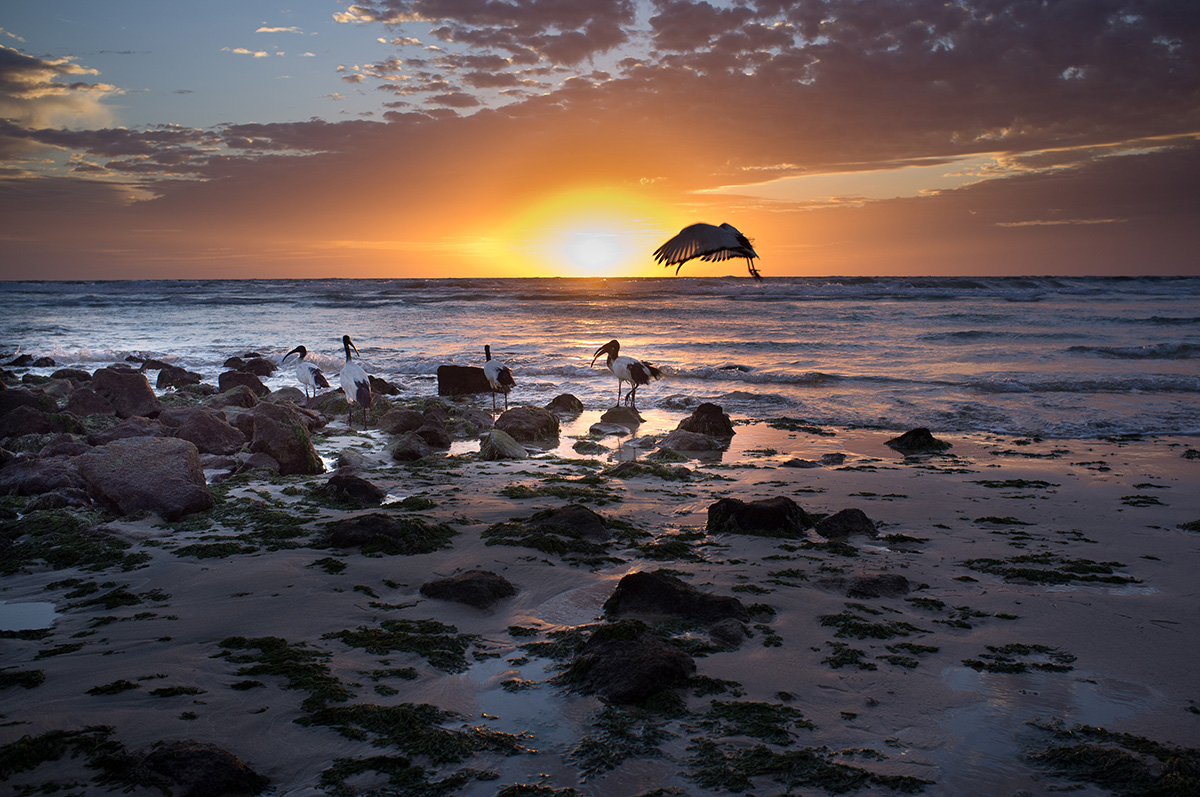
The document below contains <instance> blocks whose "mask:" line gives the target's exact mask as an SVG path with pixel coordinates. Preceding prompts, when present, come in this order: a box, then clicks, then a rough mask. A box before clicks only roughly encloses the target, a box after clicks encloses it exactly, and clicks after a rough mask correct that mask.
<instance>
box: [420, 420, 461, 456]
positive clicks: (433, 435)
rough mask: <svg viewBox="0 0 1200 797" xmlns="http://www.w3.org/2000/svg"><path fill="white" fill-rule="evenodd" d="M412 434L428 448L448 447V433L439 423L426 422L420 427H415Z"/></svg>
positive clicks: (444, 448)
mask: <svg viewBox="0 0 1200 797" xmlns="http://www.w3.org/2000/svg"><path fill="white" fill-rule="evenodd" d="M413 434H415V435H417V436H418V437H420V438H421V439H422V440H424V441H425V442H426V443H428V444H429V447H430V448H437V449H441V450H443V451H444V450H446V449H448V448H450V443H451V442H452V441H451V440H450V433H449V432H447V431H446V427H445V426H442V425H441V424H440V423H433V422H428V423H426V424H425V425H424V426H422V427H421V428H420V429H417V430H416V431H415V432H413Z"/></svg>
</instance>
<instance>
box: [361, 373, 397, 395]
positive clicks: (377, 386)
mask: <svg viewBox="0 0 1200 797" xmlns="http://www.w3.org/2000/svg"><path fill="white" fill-rule="evenodd" d="M367 380H368V381H369V382H370V383H371V392H372V393H374V394H375V395H376V396H399V395H400V388H399V387H397V386H396V385H393V384H392V383H391V382H389V381H387V380H386V379H380V378H379V377H377V376H374V375H368V376H367Z"/></svg>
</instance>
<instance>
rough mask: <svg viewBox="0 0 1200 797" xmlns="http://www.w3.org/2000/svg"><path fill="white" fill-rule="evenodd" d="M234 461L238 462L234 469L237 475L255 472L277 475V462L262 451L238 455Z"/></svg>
mask: <svg viewBox="0 0 1200 797" xmlns="http://www.w3.org/2000/svg"><path fill="white" fill-rule="evenodd" d="M235 459H237V461H238V466H237V468H235V472H237V473H248V472H250V471H256V470H263V471H267V472H268V473H279V462H278V461H277V460H276V459H275V457H273V456H271V455H270V454H267V453H264V452H262V451H256V452H254V453H252V454H239V455H238V456H237V457H235Z"/></svg>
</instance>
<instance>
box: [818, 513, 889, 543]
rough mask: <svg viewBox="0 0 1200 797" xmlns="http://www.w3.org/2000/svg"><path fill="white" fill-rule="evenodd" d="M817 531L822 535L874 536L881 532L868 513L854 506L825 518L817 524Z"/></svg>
mask: <svg viewBox="0 0 1200 797" xmlns="http://www.w3.org/2000/svg"><path fill="white" fill-rule="evenodd" d="M816 531H817V533H818V534H820V535H821V536H822V537H849V536H850V535H851V534H862V535H864V536H867V537H874V536H876V535H877V534H878V533H879V530H878V529H876V528H875V523H874V522H873V521H872V520H871V519H870V518H869V517H867V513H866V512H863V511H862V510H861V509H854V508H850V509H843V510H841V511H840V512H835V513H834V514H832V515H830V516H829V517H827V518H824V519H823V520H821V521H820V522H818V523H817V524H816Z"/></svg>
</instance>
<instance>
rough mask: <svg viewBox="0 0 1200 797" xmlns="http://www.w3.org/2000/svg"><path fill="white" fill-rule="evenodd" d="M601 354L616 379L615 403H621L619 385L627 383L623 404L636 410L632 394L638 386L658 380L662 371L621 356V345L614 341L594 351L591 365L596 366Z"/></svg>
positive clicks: (642, 361) (641, 361)
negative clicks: (627, 390)
mask: <svg viewBox="0 0 1200 797" xmlns="http://www.w3.org/2000/svg"><path fill="white" fill-rule="evenodd" d="M601 354H607V355H608V357H607V358H606V359H605V362H606V364H607V365H608V370H610V371H612V372H613V375H614V376H616V377H617V403H618V404H620V403H621V383H622V382H628V383H629V394H628V395H627V396H626V397H625V403H626V404H628V405H629V406H630V407H633V408H634V409H635V410H636V409H637V405H636V404H635V403H634V402H635V401H636V399H635V397H634V394H635V393H636V392H637V389H638V386H639V385H645V384H649V382H650V380H651V379H658V378H659V377H660V376H662V371H661V370H660V369H659V368H657V367H655V366H653V365H651V364H650V363H648V362H645V361H644V360H635V359H634V358H632V357H626V356H624V355H622V354H621V344H620V343H619V342H617V341H615V340H610V341H609V342H608V343H605V344H604V345H603V346H601V347H600V348H598V349H596V353H595V354H594V355H593V356H592V365H595V364H596V358H597V357H599V356H600V355H601Z"/></svg>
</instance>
